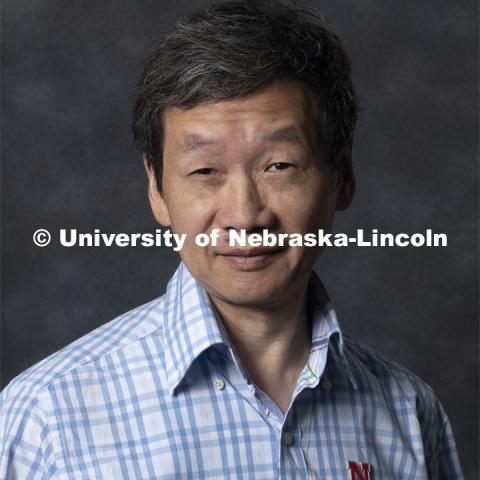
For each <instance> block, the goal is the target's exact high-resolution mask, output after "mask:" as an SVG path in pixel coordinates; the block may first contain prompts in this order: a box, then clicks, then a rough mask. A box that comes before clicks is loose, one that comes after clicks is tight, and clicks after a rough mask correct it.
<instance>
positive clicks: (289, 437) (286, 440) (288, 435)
mask: <svg viewBox="0 0 480 480" xmlns="http://www.w3.org/2000/svg"><path fill="white" fill-rule="evenodd" d="M282 442H283V444H284V445H286V446H287V447H289V446H290V445H291V444H292V443H293V433H292V432H283V434H282Z"/></svg>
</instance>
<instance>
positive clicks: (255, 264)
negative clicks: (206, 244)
mask: <svg viewBox="0 0 480 480" xmlns="http://www.w3.org/2000/svg"><path fill="white" fill-rule="evenodd" d="M284 251H285V249H284V248H281V249H280V248H275V249H273V248H265V247H256V248H236V249H231V250H228V251H225V252H217V255H218V256H220V257H222V258H223V259H225V260H226V261H227V262H229V263H230V264H232V265H234V266H235V267H237V268H239V269H240V270H244V271H248V270H259V269H261V268H264V267H266V266H267V265H268V264H269V263H270V262H271V261H272V260H273V259H274V258H275V257H276V255H278V254H279V253H282V252H284Z"/></svg>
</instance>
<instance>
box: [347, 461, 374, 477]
mask: <svg viewBox="0 0 480 480" xmlns="http://www.w3.org/2000/svg"><path fill="white" fill-rule="evenodd" d="M348 471H349V472H350V476H349V477H348V478H349V480H372V477H371V476H370V474H371V472H372V467H371V466H370V465H369V464H368V463H359V462H354V461H353V460H349V461H348Z"/></svg>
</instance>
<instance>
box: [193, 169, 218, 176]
mask: <svg viewBox="0 0 480 480" xmlns="http://www.w3.org/2000/svg"><path fill="white" fill-rule="evenodd" d="M214 172H215V169H213V168H208V167H205V168H199V169H197V170H194V171H193V172H192V173H191V175H211V174H212V173H214Z"/></svg>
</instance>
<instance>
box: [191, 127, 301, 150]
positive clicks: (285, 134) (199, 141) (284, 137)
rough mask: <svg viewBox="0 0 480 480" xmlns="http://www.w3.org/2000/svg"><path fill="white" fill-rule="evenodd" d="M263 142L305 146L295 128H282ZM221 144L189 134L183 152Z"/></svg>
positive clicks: (264, 137) (267, 136) (267, 135)
mask: <svg viewBox="0 0 480 480" xmlns="http://www.w3.org/2000/svg"><path fill="white" fill-rule="evenodd" d="M261 139H262V140H263V141H266V142H272V143H288V144H290V145H304V144H305V142H304V140H303V138H302V136H301V135H300V134H299V133H298V131H297V129H296V128H294V127H285V128H280V129H279V130H276V131H274V132H272V133H268V134H265V135H263V136H262V137H261ZM219 145H221V142H220V141H218V140H216V139H214V138H208V137H203V136H201V135H197V134H189V135H187V136H185V137H184V139H183V152H184V153H190V152H193V151H195V150H201V149H202V148H205V147H211V146H219Z"/></svg>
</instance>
